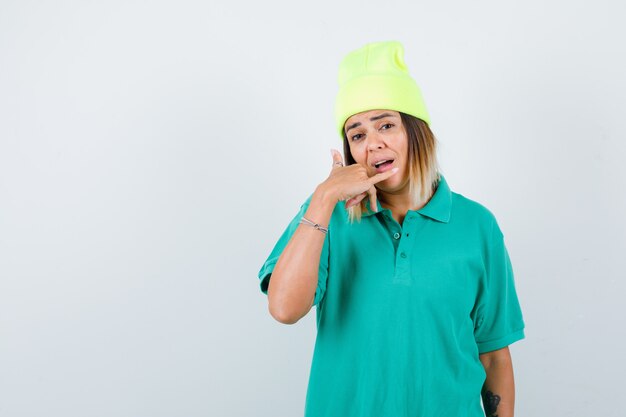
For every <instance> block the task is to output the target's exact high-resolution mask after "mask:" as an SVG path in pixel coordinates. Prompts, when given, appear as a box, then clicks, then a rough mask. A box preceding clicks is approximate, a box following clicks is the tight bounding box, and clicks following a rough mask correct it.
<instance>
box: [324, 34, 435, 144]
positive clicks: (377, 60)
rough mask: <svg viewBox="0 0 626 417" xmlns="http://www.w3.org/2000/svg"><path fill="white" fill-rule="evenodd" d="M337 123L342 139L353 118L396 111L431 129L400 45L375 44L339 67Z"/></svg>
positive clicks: (336, 107)
mask: <svg viewBox="0 0 626 417" xmlns="http://www.w3.org/2000/svg"><path fill="white" fill-rule="evenodd" d="M337 80H338V82H339V92H338V93H337V98H336V100H335V121H336V124H337V130H338V131H339V136H340V137H341V138H342V139H343V128H344V124H345V122H346V120H348V118H350V116H352V115H354V114H357V113H361V112H364V111H368V110H375V109H381V110H395V111H398V112H402V113H406V114H410V115H412V116H415V117H417V118H419V119H422V120H423V121H425V122H426V123H427V124H428V125H430V117H429V116H428V113H427V111H426V105H425V103H424V100H423V98H422V93H421V91H420V89H419V87H418V86H417V84H416V83H415V80H413V78H411V76H410V75H409V71H408V68H407V66H406V64H405V63H404V47H403V46H402V44H401V43H400V42H397V41H387V42H373V43H369V44H367V45H365V46H363V47H361V48H359V49H357V50H354V51H352V52H350V53H349V54H348V55H346V56H345V57H344V58H343V60H342V61H341V64H340V65H339V76H338V77H337Z"/></svg>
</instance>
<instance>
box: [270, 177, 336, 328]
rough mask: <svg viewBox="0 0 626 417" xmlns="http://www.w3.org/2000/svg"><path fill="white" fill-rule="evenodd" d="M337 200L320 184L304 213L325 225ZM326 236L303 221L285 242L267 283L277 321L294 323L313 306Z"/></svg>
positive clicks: (273, 313) (271, 309) (310, 218)
mask: <svg viewBox="0 0 626 417" xmlns="http://www.w3.org/2000/svg"><path fill="white" fill-rule="evenodd" d="M335 204H336V201H335V200H333V196H332V195H329V194H328V193H327V192H326V190H325V189H324V188H323V187H318V188H317V189H316V190H315V192H314V193H313V196H312V198H311V202H310V204H309V207H308V209H307V211H306V213H305V214H304V217H306V218H307V219H309V220H311V221H313V222H315V223H318V224H320V225H322V226H325V227H326V226H328V223H329V221H330V217H331V215H332V212H333V209H334V207H335ZM325 237H326V235H325V234H324V233H323V232H322V231H320V230H317V229H315V228H313V227H311V226H309V225H305V224H300V225H299V226H298V228H297V229H296V231H295V232H294V234H293V236H292V237H291V239H290V241H289V243H288V244H287V245H286V246H285V249H284V250H283V253H282V254H281V255H280V258H279V259H278V262H277V263H276V266H275V267H274V271H273V272H272V276H271V278H270V282H269V286H268V299H269V309H270V313H271V314H272V316H273V317H274V318H276V319H277V320H278V321H280V322H282V323H285V324H293V323H295V322H297V321H298V320H299V319H300V318H302V317H303V316H304V315H306V313H307V312H308V311H309V310H310V309H311V307H312V305H313V297H314V296H315V290H316V288H317V279H318V270H319V263H320V256H321V253H322V248H323V245H324V239H325Z"/></svg>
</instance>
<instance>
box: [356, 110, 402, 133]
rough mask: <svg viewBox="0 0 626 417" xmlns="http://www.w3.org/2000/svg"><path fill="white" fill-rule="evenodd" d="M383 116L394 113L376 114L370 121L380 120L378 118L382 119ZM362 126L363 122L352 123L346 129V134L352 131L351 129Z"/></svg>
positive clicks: (389, 115) (391, 115)
mask: <svg viewBox="0 0 626 417" xmlns="http://www.w3.org/2000/svg"><path fill="white" fill-rule="evenodd" d="M383 117H393V114H391V113H383V114H379V115H378V116H374V117H372V118H371V119H370V121H372V122H373V121H374V120H378V119H382V118H383ZM359 126H361V122H356V123H354V124H351V125H350V126H348V128H347V129H346V134H348V132H349V131H350V129H353V128H355V127H359Z"/></svg>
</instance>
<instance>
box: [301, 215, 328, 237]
mask: <svg viewBox="0 0 626 417" xmlns="http://www.w3.org/2000/svg"><path fill="white" fill-rule="evenodd" d="M299 224H306V225H309V226H313V227H314V228H316V229H317V230H319V231H321V232H324V233H325V234H326V233H328V227H322V226H320V225H319V224H317V223H314V222H312V221H311V220H309V219H307V218H305V217H304V216H302V218H301V219H300V223H299Z"/></svg>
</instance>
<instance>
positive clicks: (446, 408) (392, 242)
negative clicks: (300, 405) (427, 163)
mask: <svg viewBox="0 0 626 417" xmlns="http://www.w3.org/2000/svg"><path fill="white" fill-rule="evenodd" d="M311 197H312V195H311V196H309V198H308V199H307V200H306V201H305V202H304V204H303V205H302V206H301V207H300V211H299V212H298V213H297V214H296V215H295V217H294V218H293V220H292V221H291V223H289V225H288V226H287V228H286V230H285V231H284V233H283V234H282V235H281V236H280V238H279V239H278V242H277V243H276V245H275V247H274V249H273V250H272V252H271V253H270V255H269V257H268V258H267V260H266V261H265V263H264V264H263V266H262V267H261V270H260V271H259V274H258V277H259V279H260V287H261V291H262V292H263V293H264V294H267V287H268V283H269V279H270V277H271V273H272V271H273V269H274V266H275V264H276V262H277V261H278V257H279V256H280V254H281V252H282V251H283V249H284V248H285V246H286V245H287V242H289V239H290V238H291V236H292V235H293V233H294V231H295V230H296V228H297V227H310V226H307V225H300V226H299V224H298V223H299V221H300V219H301V218H302V216H303V215H304V213H305V212H306V210H307V208H308V205H309V204H310V201H311ZM344 204H345V203H344V202H343V201H340V202H338V203H337V205H336V206H335V209H334V211H333V214H332V216H331V220H330V223H329V231H328V234H327V235H326V237H325V241H324V246H323V250H322V254H321V258H320V266H319V276H318V284H317V289H316V292H315V300H314V304H315V305H316V319H317V337H316V341H315V349H314V353H313V360H312V364H311V368H310V376H309V385H308V389H307V394H306V404H305V417H340V416H341V417H351V416H354V417H357V416H358V417H409V416H410V417H418V416H419V417H441V416H447V417H479V416H484V415H485V414H484V412H483V411H482V405H481V399H480V391H481V388H482V386H483V383H484V381H485V376H486V374H485V370H484V368H483V366H482V364H481V362H480V360H479V357H478V355H479V354H480V353H484V352H489V351H492V350H496V349H500V348H503V347H505V346H507V345H509V344H511V343H513V342H515V341H518V340H520V339H523V338H524V321H523V318H522V312H521V309H520V304H519V301H518V298H517V294H516V291H515V285H514V279H513V270H512V267H511V261H510V259H509V255H508V252H507V249H506V247H505V244H504V239H503V234H502V232H501V230H500V228H499V226H498V223H497V221H496V219H495V217H494V215H493V214H492V213H491V212H490V211H489V210H488V209H487V208H486V207H484V206H483V205H481V204H479V203H477V202H475V201H473V200H470V199H468V198H466V197H464V196H463V195H461V194H458V193H455V192H452V191H451V190H450V188H449V187H448V184H447V183H446V180H445V178H444V177H443V175H440V181H439V183H438V186H437V189H436V192H435V193H434V195H433V197H432V198H431V199H430V201H429V202H428V204H426V205H425V206H424V207H422V208H421V209H420V210H409V211H408V212H407V214H406V217H405V219H404V221H403V224H402V225H400V224H399V223H398V222H397V221H396V220H395V219H394V218H393V217H392V215H391V211H390V210H389V209H384V208H383V207H382V206H381V205H380V202H378V210H379V212H378V213H375V212H372V211H369V201H367V202H366V205H367V208H368V210H366V211H365V212H364V215H363V217H362V219H361V222H360V223H357V222H356V221H355V222H354V223H353V224H350V223H349V221H348V213H347V210H346V209H345V205H344ZM320 233H321V232H320Z"/></svg>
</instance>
